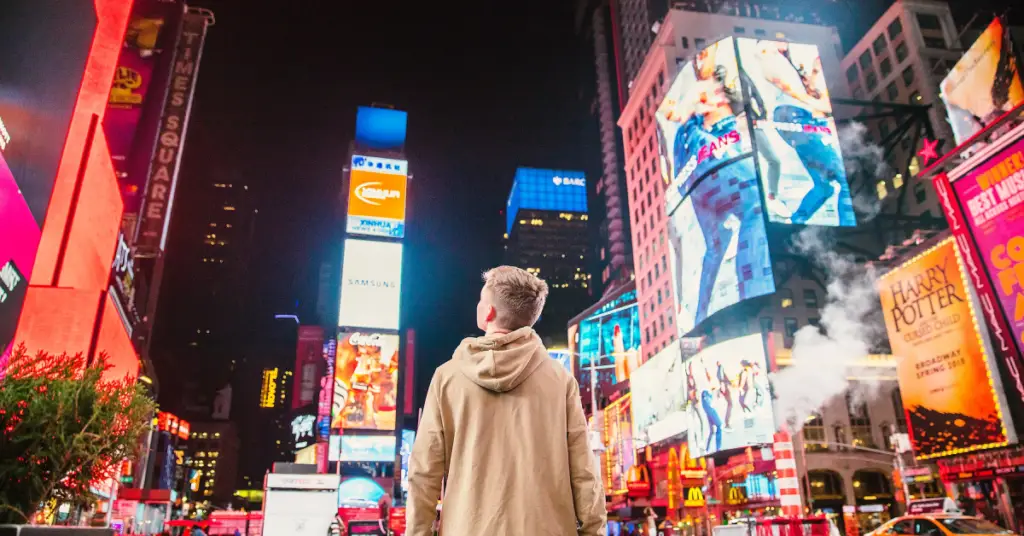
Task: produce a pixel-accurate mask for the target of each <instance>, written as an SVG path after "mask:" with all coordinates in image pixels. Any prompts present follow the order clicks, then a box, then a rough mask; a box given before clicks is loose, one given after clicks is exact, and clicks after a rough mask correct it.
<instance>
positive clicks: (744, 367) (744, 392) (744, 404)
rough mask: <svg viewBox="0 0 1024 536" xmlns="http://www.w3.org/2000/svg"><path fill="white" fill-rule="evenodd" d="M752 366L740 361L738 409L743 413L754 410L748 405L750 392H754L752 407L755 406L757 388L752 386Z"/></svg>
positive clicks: (745, 361)
mask: <svg viewBox="0 0 1024 536" xmlns="http://www.w3.org/2000/svg"><path fill="white" fill-rule="evenodd" d="M753 368H754V367H753V364H752V363H751V362H750V361H748V360H746V359H744V360H742V361H740V378H739V384H740V409H742V410H743V412H744V413H752V412H753V411H754V410H753V409H752V408H751V407H750V404H748V402H749V400H750V398H749V397H750V394H751V391H754V405H757V403H758V401H757V386H756V385H754V371H753Z"/></svg>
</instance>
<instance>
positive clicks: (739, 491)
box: [726, 487, 747, 504]
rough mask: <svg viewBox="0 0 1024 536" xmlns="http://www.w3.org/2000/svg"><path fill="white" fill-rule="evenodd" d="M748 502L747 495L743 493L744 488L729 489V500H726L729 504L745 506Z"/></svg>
mask: <svg viewBox="0 0 1024 536" xmlns="http://www.w3.org/2000/svg"><path fill="white" fill-rule="evenodd" d="M745 502H747V494H746V493H743V488H733V487H730V488H729V498H728V499H727V500H726V503H727V504H743V503H745Z"/></svg>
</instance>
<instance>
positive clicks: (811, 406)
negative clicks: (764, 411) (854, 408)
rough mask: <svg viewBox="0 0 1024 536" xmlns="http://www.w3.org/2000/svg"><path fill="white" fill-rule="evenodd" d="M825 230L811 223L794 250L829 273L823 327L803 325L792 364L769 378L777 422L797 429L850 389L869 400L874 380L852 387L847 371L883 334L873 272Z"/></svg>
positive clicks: (798, 333) (873, 391) (867, 352)
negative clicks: (827, 236) (835, 246)
mask: <svg viewBox="0 0 1024 536" xmlns="http://www.w3.org/2000/svg"><path fill="white" fill-rule="evenodd" d="M824 236H825V235H824V232H823V231H821V230H820V229H818V228H813V227H809V228H807V229H806V230H805V231H803V232H801V233H800V234H798V235H796V237H795V238H794V246H795V249H796V250H797V252H798V253H800V254H801V255H804V256H806V257H807V258H810V259H813V260H814V261H815V262H816V263H817V264H818V267H819V268H821V271H822V272H823V273H825V274H828V276H829V278H830V279H829V281H828V289H827V290H828V295H827V297H826V301H825V306H824V307H823V308H822V309H821V329H820V330H819V329H818V328H817V327H815V326H804V327H803V328H801V329H800V330H799V331H797V333H796V337H795V339H794V343H793V363H792V365H790V366H789V367H787V368H785V369H783V370H781V371H779V372H777V373H775V374H774V375H773V376H772V382H773V385H774V391H775V395H776V397H777V399H776V401H775V411H776V415H777V422H778V423H779V424H780V425H782V424H783V423H785V424H788V426H789V429H790V432H793V433H795V432H797V431H799V430H800V428H802V427H803V423H804V422H805V420H806V419H807V417H808V416H810V415H811V414H812V413H813V412H815V411H818V410H820V409H821V408H822V407H823V406H824V405H826V404H827V403H828V402H829V401H830V400H831V399H832V398H834V397H837V396H841V395H843V394H844V393H845V392H846V391H847V389H848V388H853V389H854V392H853V396H854V397H855V399H864V398H869V397H871V396H873V395H874V394H875V392H876V391H877V387H878V385H877V383H875V384H872V383H866V382H864V381H861V380H858V381H857V382H856V384H853V385H851V384H850V382H849V381H848V380H847V376H848V375H849V369H850V368H851V367H853V366H854V365H855V364H856V363H857V361H859V360H860V359H862V358H864V357H866V356H867V355H868V354H869V353H870V350H871V348H872V347H873V346H874V343H875V341H877V340H879V337H881V336H882V335H884V327H883V324H882V322H881V321H880V320H879V319H878V318H877V315H878V313H879V308H878V292H877V290H876V289H875V283H874V282H875V280H876V279H877V275H876V274H875V270H874V269H873V268H871V267H870V266H865V265H863V264H858V263H856V262H854V261H853V260H852V259H851V258H849V257H848V256H845V255H842V254H840V253H837V252H836V251H835V250H834V249H833V248H832V247H831V245H830V244H829V243H828V242H827V241H826V240H825V238H824Z"/></svg>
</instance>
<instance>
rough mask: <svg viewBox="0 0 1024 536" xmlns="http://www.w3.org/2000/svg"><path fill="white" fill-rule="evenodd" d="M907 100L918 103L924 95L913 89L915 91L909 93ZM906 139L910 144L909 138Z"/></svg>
mask: <svg viewBox="0 0 1024 536" xmlns="http://www.w3.org/2000/svg"><path fill="white" fill-rule="evenodd" d="M908 100H909V101H910V104H920V103H921V101H923V100H924V97H922V96H921V93H920V92H919V91H915V92H913V93H911V94H910V99H908ZM904 139H906V138H904ZM906 140H907V144H908V145H909V144H910V140H909V139H906ZM907 150H909V147H908V148H907Z"/></svg>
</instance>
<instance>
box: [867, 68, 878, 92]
mask: <svg viewBox="0 0 1024 536" xmlns="http://www.w3.org/2000/svg"><path fill="white" fill-rule="evenodd" d="M864 87H866V88H867V89H868V91H869V92H870V91H874V90H875V88H876V87H878V76H876V75H875V72H874V71H871V72H869V73H868V74H866V75H865V76H864Z"/></svg>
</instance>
